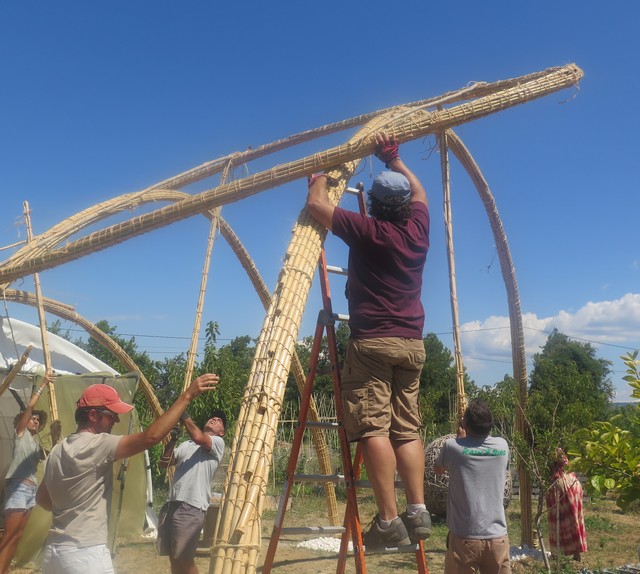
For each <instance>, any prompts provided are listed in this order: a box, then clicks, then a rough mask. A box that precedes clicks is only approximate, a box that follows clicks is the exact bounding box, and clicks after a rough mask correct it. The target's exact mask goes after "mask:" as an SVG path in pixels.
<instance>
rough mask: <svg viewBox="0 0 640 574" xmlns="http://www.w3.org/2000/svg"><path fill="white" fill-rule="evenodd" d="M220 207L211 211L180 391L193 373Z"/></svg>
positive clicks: (186, 386) (189, 380)
mask: <svg viewBox="0 0 640 574" xmlns="http://www.w3.org/2000/svg"><path fill="white" fill-rule="evenodd" d="M220 210H221V208H220V207H216V208H215V209H214V210H213V211H212V212H211V225H210V226H209V236H208V237H207V248H206V250H205V255H204V263H203V266H202V277H201V279H200V292H199V294H198V303H197V304H196V314H195V317H194V321H193V331H192V333H191V344H190V346H189V351H188V352H187V366H186V369H185V373H184V382H183V384H182V392H183V393H184V392H185V391H186V390H187V388H188V387H189V385H190V384H191V377H192V375H193V365H194V363H195V361H196V352H197V348H198V339H199V338H200V327H201V325H202V308H203V307H204V297H205V295H206V293H207V280H208V278H209V266H210V265H211V253H212V252H213V244H214V242H215V238H216V232H217V230H218V219H219V217H220Z"/></svg>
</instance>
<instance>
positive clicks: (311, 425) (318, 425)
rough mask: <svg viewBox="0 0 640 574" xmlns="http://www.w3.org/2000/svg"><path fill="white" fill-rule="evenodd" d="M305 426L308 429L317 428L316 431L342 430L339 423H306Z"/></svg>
mask: <svg viewBox="0 0 640 574" xmlns="http://www.w3.org/2000/svg"><path fill="white" fill-rule="evenodd" d="M304 426H305V427H307V428H315V429H329V430H332V429H333V430H336V429H339V428H340V424H339V423H332V422H328V421H327V422H322V421H307V422H306V423H304Z"/></svg>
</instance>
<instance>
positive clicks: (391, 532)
mask: <svg viewBox="0 0 640 574" xmlns="http://www.w3.org/2000/svg"><path fill="white" fill-rule="evenodd" d="M362 541H363V542H364V547H365V548H366V549H367V550H377V549H381V548H395V547H396V546H407V545H409V544H411V541H410V540H409V534H408V533H407V528H406V526H405V525H404V523H403V522H402V520H400V518H399V517H398V518H394V519H393V520H392V521H391V526H389V528H387V529H385V530H383V529H382V528H380V523H379V522H378V515H377V514H376V516H375V518H374V519H373V521H372V522H371V525H370V526H369V530H367V531H366V532H365V533H364V534H363V536H362Z"/></svg>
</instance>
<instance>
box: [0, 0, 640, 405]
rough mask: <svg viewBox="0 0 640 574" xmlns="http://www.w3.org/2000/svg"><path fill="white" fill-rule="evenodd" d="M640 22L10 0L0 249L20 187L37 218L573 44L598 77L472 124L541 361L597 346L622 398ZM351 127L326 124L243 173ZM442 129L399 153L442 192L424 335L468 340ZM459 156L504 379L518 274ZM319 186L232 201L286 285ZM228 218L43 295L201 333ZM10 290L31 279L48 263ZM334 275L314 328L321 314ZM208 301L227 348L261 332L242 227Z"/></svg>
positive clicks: (570, 52)
mask: <svg viewBox="0 0 640 574" xmlns="http://www.w3.org/2000/svg"><path fill="white" fill-rule="evenodd" d="M638 21H640V4H638V3H636V2H613V3H609V4H606V5H605V4H603V3H599V2H592V1H564V2H548V1H542V2H536V3H523V2H507V1H495V2H490V3H484V4H481V3H478V2H465V1H463V2H449V3H439V4H435V3H429V2H424V0H422V1H415V2H413V1H410V2H403V1H398V2H393V3H392V2H379V1H369V2H334V1H325V2H322V3H303V2H289V1H284V2H271V3H267V2H254V3H250V2H236V3H225V4H224V5H223V4H222V3H217V2H204V1H185V2H175V1H165V0H155V1H153V2H151V1H148V0H141V1H137V2H123V1H111V2H102V3H99V2H80V1H73V2H72V1H68V0H58V1H56V2H48V3H45V2H33V1H29V0H24V1H20V2H17V1H5V2H2V3H1V4H0V66H1V70H2V86H3V88H2V90H1V91H0V110H1V116H0V117H1V122H2V127H1V129H0V181H1V184H0V189H1V190H2V204H1V205H2V208H1V209H0V244H2V245H8V244H11V243H14V242H15V241H19V240H21V239H24V237H25V231H24V227H23V226H22V225H21V221H22V202H23V201H24V200H28V201H29V203H30V206H31V210H32V223H33V227H34V232H35V233H41V232H43V231H45V230H46V229H48V228H49V227H51V226H52V225H54V224H56V223H58V222H59V221H61V220H63V219H64V218H66V217H69V216H71V215H73V214H74V213H77V212H78V211H80V210H82V209H85V208H87V207H89V206H91V205H94V204H96V203H98V202H100V201H104V200H107V199H110V198H112V197H115V196H118V195H121V194H123V193H128V192H131V191H137V190H140V189H143V188H145V187H147V186H149V185H152V184H154V183H156V182H158V181H161V180H163V179H165V178H167V177H170V176H173V175H176V174H178V173H180V172H183V171H185V170H187V169H189V168H191V167H194V166H196V165H199V164H201V163H203V162H205V161H208V160H211V159H215V158H218V157H220V156H223V155H226V154H228V153H231V152H233V151H241V150H244V149H246V148H247V147H248V146H252V147H257V146H259V145H262V144H265V143H269V142H271V141H274V140H276V139H280V138H282V137H286V136H288V135H291V134H293V133H297V132H300V131H304V130H307V129H312V128H315V127H319V126H321V125H324V124H327V123H331V122H335V121H339V120H342V119H345V118H349V117H352V116H355V115H359V114H363V113H367V112H371V111H375V110H378V109H381V108H384V107H387V106H392V105H396V104H401V103H405V102H411V101H414V100H418V99H423V98H427V97H431V96H437V95H439V94H442V93H444V92H446V91H449V90H455V89H459V88H462V87H464V86H466V85H467V84H468V83H469V82H472V81H488V82H490V81H497V80H502V79H507V78H511V77H515V76H520V75H524V74H528V73H532V72H536V71H540V70H544V69H546V68H549V67H552V66H558V65H563V64H567V63H572V62H574V63H576V64H577V65H578V66H580V67H581V68H582V69H583V70H584V72H585V77H584V79H583V81H582V82H581V83H580V86H579V88H578V89H570V90H564V91H562V92H559V93H556V94H553V95H550V96H547V97H546V98H544V99H542V100H538V101H535V102H530V103H528V104H525V105H523V106H520V107H517V108H513V109H510V110H507V111H504V112H501V113H499V114H496V115H493V116H490V117H488V118H485V119H482V120H478V121H475V122H473V123H470V124H466V125H463V126H461V127H459V128H457V130H456V131H457V133H458V134H459V135H460V137H461V138H462V140H463V141H464V142H465V144H466V145H467V147H468V148H469V150H470V151H471V153H472V154H473V156H474V157H475V159H476V161H477V162H478V164H479V166H480V168H481V169H482V171H483V173H484V175H485V177H486V178H487V180H488V182H489V184H490V186H491V189H492V192H493V194H494V196H495V199H496V203H497V206H498V209H499V212H500V215H501V217H502V220H503V224H504V227H505V230H506V233H507V237H508V240H509V245H510V248H511V253H512V257H513V260H514V263H515V266H516V271H517V277H518V282H519V287H520V295H521V300H522V309H523V312H524V313H525V326H526V329H525V335H526V338H527V351H528V353H529V357H531V354H532V353H535V352H537V351H538V350H539V349H540V347H541V345H543V344H544V342H545V340H546V338H547V336H548V333H549V332H550V331H551V330H552V329H553V328H554V327H557V328H558V329H559V330H561V331H562V332H564V333H566V334H567V335H569V336H572V337H575V338H578V339H579V340H583V341H589V342H591V343H593V344H594V345H595V346H596V347H597V349H598V354H599V356H602V357H604V358H607V359H610V360H612V361H614V365H613V368H614V375H613V381H614V383H615V384H616V387H617V399H618V400H627V399H628V396H629V389H628V387H627V385H626V383H624V382H623V381H621V377H622V375H623V371H624V366H623V364H622V362H621V361H620V360H619V358H618V357H619V355H621V354H623V353H625V352H626V351H628V350H632V349H637V348H639V347H640V254H639V253H638V243H639V241H638V240H639V237H640V236H639V234H638V227H637V222H638V201H637V198H638V182H637V166H638V159H637V157H638V148H639V146H638V143H637V141H636V138H637V135H638V133H640V112H639V111H638V109H639V108H638V106H636V105H635V104H634V100H633V96H634V95H635V94H637V93H639V91H640V85H639V83H640V79H639V76H638V74H637V70H638V57H639V56H640V50H639V47H640V46H639V43H640V40H639V39H638V38H639V36H638V33H637V23H638ZM350 135H351V134H350V133H348V132H342V133H340V134H337V135H334V136H331V137H327V138H323V139H321V140H316V141H315V142H312V143H310V144H306V145H304V146H301V147H299V148H293V149H290V150H288V151H286V152H281V153H279V154H276V155H273V156H269V157H268V158H265V159H263V160H260V161H258V162H254V163H251V164H249V165H247V170H248V172H249V173H255V172H256V171H259V170H262V169H266V168H269V167H272V166H273V165H276V164H278V163H282V162H287V161H291V160H294V159H297V158H300V157H303V156H305V155H308V154H309V153H312V152H314V151H318V150H323V149H326V148H328V147H331V146H333V145H336V144H338V143H341V142H343V141H345V140H346V139H347V138H348V137H349V136H350ZM433 146H434V140H433V138H426V139H424V140H416V141H414V142H411V143H408V144H405V145H403V146H402V148H401V153H402V156H403V158H404V159H405V161H406V162H407V163H408V164H409V165H410V166H411V167H412V169H413V170H414V171H415V172H416V174H417V175H418V176H419V177H420V178H421V179H422V181H423V182H424V183H425V185H426V187H427V191H428V194H429V198H430V202H431V211H432V237H431V242H432V247H431V251H430V253H429V257H428V262H427V268H426V273H425V289H424V303H425V307H426V310H427V322H426V327H425V331H433V332H436V333H438V334H439V335H440V336H441V337H442V339H443V341H444V342H445V344H447V345H448V346H450V347H452V343H451V338H450V332H451V317H450V307H449V296H448V277H447V264H446V253H445V242H444V231H443V223H442V208H441V203H442V199H441V198H442V191H441V183H440V173H439V158H438V155H437V153H436V152H434V151H432V148H433ZM452 162H453V165H452V193H453V214H454V239H455V246H456V265H457V276H458V296H459V306H460V319H461V323H462V330H463V333H464V335H463V341H462V344H463V354H464V357H465V364H466V366H467V368H468V370H469V372H470V374H471V376H472V378H473V379H474V380H475V381H476V383H478V384H480V385H483V384H492V383H494V382H496V381H497V380H501V379H502V377H503V376H504V374H505V373H510V372H511V366H510V348H509V331H508V327H507V319H506V315H507V300H506V293H505V289H504V285H503V282H502V276H501V273H500V268H499V264H498V260H497V255H496V250H495V246H494V242H493V238H492V235H491V232H490V228H489V223H488V221H487V218H486V214H485V212H484V209H483V207H482V204H481V202H480V200H479V198H478V196H477V193H476V192H475V189H474V188H473V187H472V185H471V182H470V181H469V179H468V177H467V176H466V175H465V174H464V173H463V172H462V170H461V169H460V168H459V167H458V166H457V165H456V163H455V160H453V159H452ZM380 167H381V166H380V164H379V162H377V160H375V159H374V161H373V166H371V164H370V161H369V160H367V163H363V164H361V170H360V173H359V174H358V175H357V177H355V178H354V180H353V182H352V183H355V182H356V181H358V180H361V181H363V182H364V183H365V185H368V184H369V183H370V181H371V176H372V175H375V172H376V171H377V170H379V169H380ZM236 175H237V177H241V176H242V175H243V172H242V170H238V172H237V173H236ZM215 184H216V182H215V181H213V180H209V181H207V182H204V183H202V184H199V185H195V186H192V187H191V188H189V189H188V190H187V191H193V192H195V191H199V190H201V189H205V188H209V187H213V186H214V185H215ZM305 197H306V185H305V184H304V182H301V181H300V182H297V183H294V184H290V185H286V186H281V187H278V188H274V189H272V190H269V191H266V192H264V193H262V194H259V195H257V196H253V197H251V198H248V199H246V200H243V201H241V202H237V203H235V204H232V205H229V206H226V207H224V209H223V216H224V217H225V218H226V219H227V220H228V222H229V223H230V224H231V226H232V227H233V229H234V230H235V231H236V233H237V234H238V235H239V237H240V239H241V240H242V241H243V243H244V244H245V246H246V247H247V249H248V250H249V252H250V253H251V255H252V257H253V258H254V259H255V261H256V264H257V266H258V268H259V269H260V271H261V273H262V274H263V276H264V279H265V281H266V283H267V285H268V286H269V288H270V289H272V288H273V286H274V285H275V281H276V278H277V275H278V272H279V270H280V267H281V264H282V256H283V254H284V252H285V249H286V247H287V244H288V241H289V239H290V237H291V228H292V226H293V224H294V223H295V221H296V219H297V217H298V214H299V212H300V209H301V208H302V207H303V205H304V201H305ZM344 205H346V206H347V207H349V206H350V204H349V203H348V200H347V199H345V201H344ZM116 221H117V219H114V220H109V223H114V222H116ZM208 227H209V225H208V221H207V220H205V219H204V218H192V219H189V220H186V221H183V222H180V223H176V224H173V225H171V226H169V227H165V228H163V229H161V230H157V231H154V232H152V233H150V234H147V235H144V236H142V237H138V238H134V239H132V240H130V241H128V242H126V243H123V244H120V245H118V246H115V247H113V248H110V249H108V250H106V251H102V252H99V253H96V254H94V255H92V256H89V257H85V258H83V259H80V260H78V261H75V262H72V263H69V264H66V265H63V266H60V267H58V268H56V269H53V270H49V271H46V272H43V273H42V274H41V281H42V286H43V292H44V294H45V295H46V296H49V297H51V298H54V299H57V300H60V301H63V302H65V303H68V304H71V305H74V306H75V308H76V310H77V312H78V313H80V314H81V315H84V316H85V317H87V318H88V319H90V320H92V321H98V320H100V319H107V320H108V321H109V322H110V323H111V324H112V325H116V326H117V328H118V332H119V333H121V334H122V335H124V336H129V335H135V336H136V341H137V342H138V344H139V346H140V348H141V349H146V350H147V351H148V352H149V354H150V355H151V357H152V358H154V359H160V358H162V357H163V356H165V355H169V356H171V355H174V354H177V353H179V352H186V350H187V348H188V345H189V337H190V335H191V330H192V322H193V315H194V309H195V305H196V301H197V295H198V289H199V282H200V274H201V269H202V262H203V256H204V249H205V245H206V237H207V234H208ZM328 248H329V250H330V251H329V259H330V261H331V262H332V263H335V264H344V263H345V262H346V254H345V253H344V250H343V249H342V247H341V246H340V245H339V244H338V242H335V241H330V242H329V244H328ZM10 253H12V251H11V250H9V251H2V252H0V259H5V258H6V257H8V256H9V254H10ZM14 286H15V287H16V288H23V289H29V290H31V289H32V282H31V280H30V279H29V278H25V279H24V280H22V281H18V282H16V283H15V285H14ZM318 289H319V288H318V287H317V286H314V290H313V293H312V296H311V299H310V303H309V305H308V306H307V311H306V313H305V318H304V321H303V324H302V328H301V333H300V334H301V336H304V335H311V334H312V333H313V329H314V323H315V318H316V315H317V310H318V306H319V303H318V293H317V292H318ZM341 290H342V289H341V287H340V286H339V285H337V284H335V283H334V293H335V294H336V296H335V299H336V300H337V301H336V302H335V307H336V311H345V310H346V304H345V305H344V308H342V309H341V308H340V301H339V300H338V299H339V297H338V296H337V294H338V293H340V292H341ZM2 312H3V314H4V313H5V312H8V313H9V314H10V315H11V316H14V317H16V318H20V319H23V320H27V321H31V322H34V323H35V322H37V318H36V316H35V312H34V311H32V310H30V309H25V308H23V307H22V306H19V305H16V304H8V305H7V306H6V310H5V309H4V308H3V309H2ZM53 319H54V318H53V317H50V318H49V320H53ZM204 319H205V321H209V320H215V321H217V322H218V323H219V326H220V333H221V334H220V337H221V340H220V343H221V344H223V343H224V342H226V341H227V340H228V339H231V338H233V337H236V336H239V335H245V334H248V335H251V336H254V337H257V336H258V334H259V331H260V328H261V325H262V322H263V319H264V311H263V310H262V307H261V305H260V303H259V301H258V299H257V297H256V295H255V294H254V292H253V288H252V287H251V285H250V284H249V282H248V280H247V279H246V277H245V274H244V271H243V270H242V268H241V267H240V265H239V264H238V263H237V261H236V260H235V259H234V257H233V255H232V253H231V251H230V249H229V248H228V247H227V246H226V245H225V243H224V240H223V239H222V238H218V240H217V241H216V245H215V248H214V257H213V263H212V270H211V275H210V287H209V291H208V295H207V301H206V307H205V313H204ZM77 334H78V336H79V335H80V333H77ZM530 367H531V364H530V363H529V368H530Z"/></svg>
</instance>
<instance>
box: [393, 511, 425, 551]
mask: <svg viewBox="0 0 640 574" xmlns="http://www.w3.org/2000/svg"><path fill="white" fill-rule="evenodd" d="M400 518H401V519H402V522H403V523H404V525H405V526H406V528H407V532H408V533H409V538H410V539H411V542H412V543H413V544H417V543H418V541H419V540H426V539H427V538H429V536H431V516H430V515H429V511H428V510H421V511H419V512H417V513H416V514H414V515H413V516H409V515H408V514H407V513H406V512H403V513H402V514H401V515H400Z"/></svg>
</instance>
